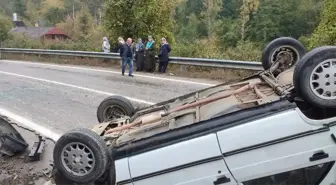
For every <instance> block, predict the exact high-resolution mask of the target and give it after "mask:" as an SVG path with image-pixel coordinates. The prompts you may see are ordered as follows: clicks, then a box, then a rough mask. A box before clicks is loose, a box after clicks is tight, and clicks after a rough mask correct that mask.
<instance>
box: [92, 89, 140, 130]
mask: <svg viewBox="0 0 336 185" xmlns="http://www.w3.org/2000/svg"><path fill="white" fill-rule="evenodd" d="M109 108H111V109H112V108H117V110H118V111H119V113H120V114H121V115H124V116H129V117H132V116H133V114H134V111H135V109H134V107H133V105H132V103H131V102H130V101H129V100H128V99H127V98H124V97H122V96H110V97H108V98H106V99H104V100H103V101H102V102H101V103H100V105H99V106H98V110H97V119H98V121H99V123H103V122H105V121H108V120H110V119H109V118H108V117H109V116H108V115H107V114H109V113H108V111H109V110H108V109H109Z"/></svg>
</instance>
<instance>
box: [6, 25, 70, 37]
mask: <svg viewBox="0 0 336 185" xmlns="http://www.w3.org/2000/svg"><path fill="white" fill-rule="evenodd" d="M10 32H11V33H25V34H26V35H27V36H28V37H31V38H41V37H43V36H45V35H65V36H67V37H69V36H68V35H67V34H66V33H64V32H63V31H61V30H60V29H59V28H56V27H16V28H13V29H12V30H11V31H10ZM69 38H70V37H69Z"/></svg>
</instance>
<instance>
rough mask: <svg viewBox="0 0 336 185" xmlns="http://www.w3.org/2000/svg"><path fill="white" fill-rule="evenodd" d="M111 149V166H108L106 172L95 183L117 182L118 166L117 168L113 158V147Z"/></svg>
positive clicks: (107, 183) (106, 184)
mask: <svg viewBox="0 0 336 185" xmlns="http://www.w3.org/2000/svg"><path fill="white" fill-rule="evenodd" d="M108 151H109V159H110V160H109V162H110V163H109V166H108V167H107V170H106V172H105V173H104V174H103V176H102V177H100V178H99V179H98V180H97V181H96V182H95V185H112V184H113V185H114V184H116V168H115V161H114V158H113V154H112V151H113V148H112V147H110V148H109V149H108Z"/></svg>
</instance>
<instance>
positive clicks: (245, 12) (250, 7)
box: [240, 0, 259, 40]
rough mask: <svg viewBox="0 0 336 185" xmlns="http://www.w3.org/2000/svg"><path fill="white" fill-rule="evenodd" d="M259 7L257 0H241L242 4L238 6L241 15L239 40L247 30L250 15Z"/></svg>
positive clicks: (243, 37)
mask: <svg viewBox="0 0 336 185" xmlns="http://www.w3.org/2000/svg"><path fill="white" fill-rule="evenodd" d="M258 7H259V0H243V5H242V6H241V8H240V16H241V40H244V39H245V35H246V32H247V30H248V28H247V23H248V21H249V20H250V15H251V14H252V13H253V12H255V11H256V10H257V9H258Z"/></svg>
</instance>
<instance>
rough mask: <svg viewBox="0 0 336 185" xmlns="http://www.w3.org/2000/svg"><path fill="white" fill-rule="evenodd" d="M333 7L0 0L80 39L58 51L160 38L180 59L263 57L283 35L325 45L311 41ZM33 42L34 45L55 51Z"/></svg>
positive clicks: (263, 0)
mask: <svg viewBox="0 0 336 185" xmlns="http://www.w3.org/2000/svg"><path fill="white" fill-rule="evenodd" d="M324 2H327V3H324ZM335 3H336V1H332V0H283V1H282V2H281V3H279V2H278V1H274V0H127V1H125V0H105V1H104V0H0V6H1V9H2V11H1V12H2V14H3V15H2V17H7V19H9V18H10V19H11V17H12V13H13V12H16V13H17V14H18V16H19V19H20V20H23V21H24V22H25V23H26V24H27V25H34V23H35V22H37V21H39V22H40V24H41V25H42V26H55V25H56V26H58V27H60V28H61V29H63V30H64V31H66V32H67V33H68V34H69V35H71V36H74V40H73V41H72V43H70V45H69V43H58V45H57V46H55V47H57V48H69V49H71V48H72V49H85V50H97V51H100V45H101V40H102V37H103V36H108V37H109V39H110V41H111V42H112V43H115V42H116V39H117V38H118V37H119V36H123V37H132V38H134V39H136V38H138V37H142V38H146V37H147V35H153V36H154V38H155V39H156V40H158V39H159V38H161V37H166V38H167V39H168V41H169V43H171V44H172V45H173V51H172V52H173V54H174V55H179V56H188V57H211V58H228V59H250V60H255V59H257V56H259V53H260V50H261V48H262V47H263V46H264V45H265V44H266V43H268V42H269V41H271V40H273V39H274V38H277V37H281V36H291V37H294V38H296V39H300V41H302V42H303V43H304V44H305V45H306V46H307V47H308V46H309V48H312V47H315V46H317V45H323V44H324V43H323V42H320V41H316V39H315V41H314V42H313V41H312V39H311V37H312V35H314V38H319V37H318V35H316V34H320V35H321V34H323V35H325V34H329V33H330V32H328V33H324V32H322V31H321V28H319V29H317V28H318V26H319V24H320V23H321V24H322V23H323V24H325V22H326V21H323V20H321V19H328V18H327V16H321V14H322V12H323V10H325V11H327V10H328V9H330V7H331V6H334V5H335ZM163 4H164V5H165V6H163ZM324 5H325V6H324ZM83 6H84V8H82V7H83ZM331 21H334V22H335V19H331ZM76 22H78V24H76ZM320 27H321V26H320ZM322 27H323V26H322ZM315 32H316V33H315ZM332 32H336V31H335V30H332ZM332 38H334V37H332ZM12 39H13V38H12ZM21 42H22V40H21ZM29 42H33V41H29ZM36 42H37V41H36ZM78 42H79V43H80V44H78ZM328 42H329V44H330V43H335V42H336V41H335V40H331V41H330V40H329V41H328ZM10 43H11V45H9V46H15V44H13V43H15V42H10ZM314 43H316V44H314ZM33 45H34V44H32V46H30V47H37V46H38V47H51V46H50V45H45V44H42V45H40V44H36V43H35V46H33ZM75 46H76V47H75ZM27 47H29V44H27ZM242 52H243V54H244V55H243V56H241V53H242ZM237 53H238V54H237Z"/></svg>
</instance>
